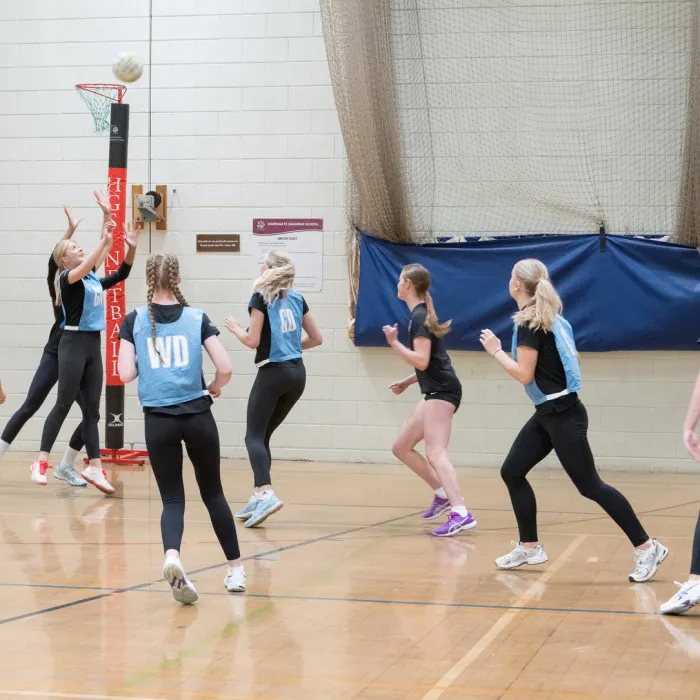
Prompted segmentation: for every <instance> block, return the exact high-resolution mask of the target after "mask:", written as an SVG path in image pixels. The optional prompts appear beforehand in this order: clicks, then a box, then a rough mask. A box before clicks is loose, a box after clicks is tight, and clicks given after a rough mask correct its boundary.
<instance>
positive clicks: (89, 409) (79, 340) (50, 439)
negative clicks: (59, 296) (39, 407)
mask: <svg viewBox="0 0 700 700" xmlns="http://www.w3.org/2000/svg"><path fill="white" fill-rule="evenodd" d="M100 336H101V333H100V332H99V331H63V335H62V336H61V342H60V343H59V346H58V396H57V397H56V404H55V405H54V407H53V408H52V409H51V413H49V415H48V416H47V417H46V422H45V423H44V431H43V433H42V435H41V451H42V452H51V449H52V448H53V445H54V443H55V442H56V438H57V437H58V433H59V431H60V430H61V426H62V425H63V421H65V419H66V416H67V415H68V411H70V407H71V406H72V404H73V401H75V400H76V397H77V395H78V393H80V395H81V406H80V407H81V409H82V411H83V424H82V425H83V439H84V440H85V449H86V452H87V456H88V458H89V459H99V457H100V433H99V429H98V423H99V421H100V399H101V398H102V378H103V377H102V349H101V347H100V340H101V338H100Z"/></svg>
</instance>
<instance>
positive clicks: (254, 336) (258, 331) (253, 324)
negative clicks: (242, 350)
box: [224, 309, 306, 350]
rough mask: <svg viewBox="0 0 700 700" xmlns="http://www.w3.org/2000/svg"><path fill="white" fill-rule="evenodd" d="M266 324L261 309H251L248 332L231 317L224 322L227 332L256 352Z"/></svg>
mask: <svg viewBox="0 0 700 700" xmlns="http://www.w3.org/2000/svg"><path fill="white" fill-rule="evenodd" d="M304 318H306V317H304ZM264 322H265V316H264V314H263V312H262V311H260V309H251V310H250V325H249V326H248V330H247V331H246V330H244V329H243V328H241V326H240V324H239V323H238V322H237V321H236V319H235V318H233V316H229V317H228V318H227V319H226V321H224V325H225V326H226V330H227V331H229V333H233V335H235V336H236V338H238V340H240V341H241V343H243V345H245V346H246V347H247V348H250V349H251V350H256V349H257V347H258V345H260V336H261V335H262V328H263V323H264Z"/></svg>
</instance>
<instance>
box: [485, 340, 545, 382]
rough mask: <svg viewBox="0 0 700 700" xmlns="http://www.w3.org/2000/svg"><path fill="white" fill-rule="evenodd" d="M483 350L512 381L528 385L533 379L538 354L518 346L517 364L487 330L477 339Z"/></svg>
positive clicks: (535, 351)
mask: <svg viewBox="0 0 700 700" xmlns="http://www.w3.org/2000/svg"><path fill="white" fill-rule="evenodd" d="M479 340H480V341H481V344H482V346H483V347H484V350H486V352H487V353H489V355H491V357H493V358H494V359H495V360H496V362H498V364H499V365H501V367H503V369H504V370H505V371H506V372H508V374H510V376H511V377H513V379H517V380H518V381H519V382H520V383H521V384H529V383H530V382H531V381H532V380H533V379H534V378H535V366H536V365H537V356H538V354H539V353H538V352H537V350H535V349H534V348H531V347H528V346H526V345H522V346H520V345H519V346H518V360H517V362H516V361H515V360H514V359H513V358H512V357H510V356H509V355H508V354H506V352H505V351H504V350H503V348H502V347H501V340H500V338H498V336H495V335H494V334H493V333H492V332H491V331H490V330H489V329H488V328H487V329H485V330H483V331H481V336H480V337H479Z"/></svg>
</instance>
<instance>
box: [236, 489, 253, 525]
mask: <svg viewBox="0 0 700 700" xmlns="http://www.w3.org/2000/svg"><path fill="white" fill-rule="evenodd" d="M259 498H260V497H259V496H258V494H257V493H254V494H253V495H252V496H251V497H250V499H249V501H248V503H246V504H245V505H244V506H243V508H241V509H240V510H239V511H238V512H237V513H235V514H234V516H233V517H234V518H236V520H248V518H250V516H251V515H253V511H254V510H255V508H256V506H257V505H258V500H259Z"/></svg>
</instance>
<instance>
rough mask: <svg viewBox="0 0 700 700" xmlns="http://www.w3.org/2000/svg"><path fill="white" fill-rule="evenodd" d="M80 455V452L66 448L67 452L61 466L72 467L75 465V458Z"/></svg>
mask: <svg viewBox="0 0 700 700" xmlns="http://www.w3.org/2000/svg"><path fill="white" fill-rule="evenodd" d="M79 454H80V452H79V451H78V450H74V449H73V448H72V447H70V446H68V447H66V451H65V452H64V453H63V459H62V460H61V464H62V465H63V466H64V467H72V466H74V465H75V458H76V457H77V456H78V455H79Z"/></svg>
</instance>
